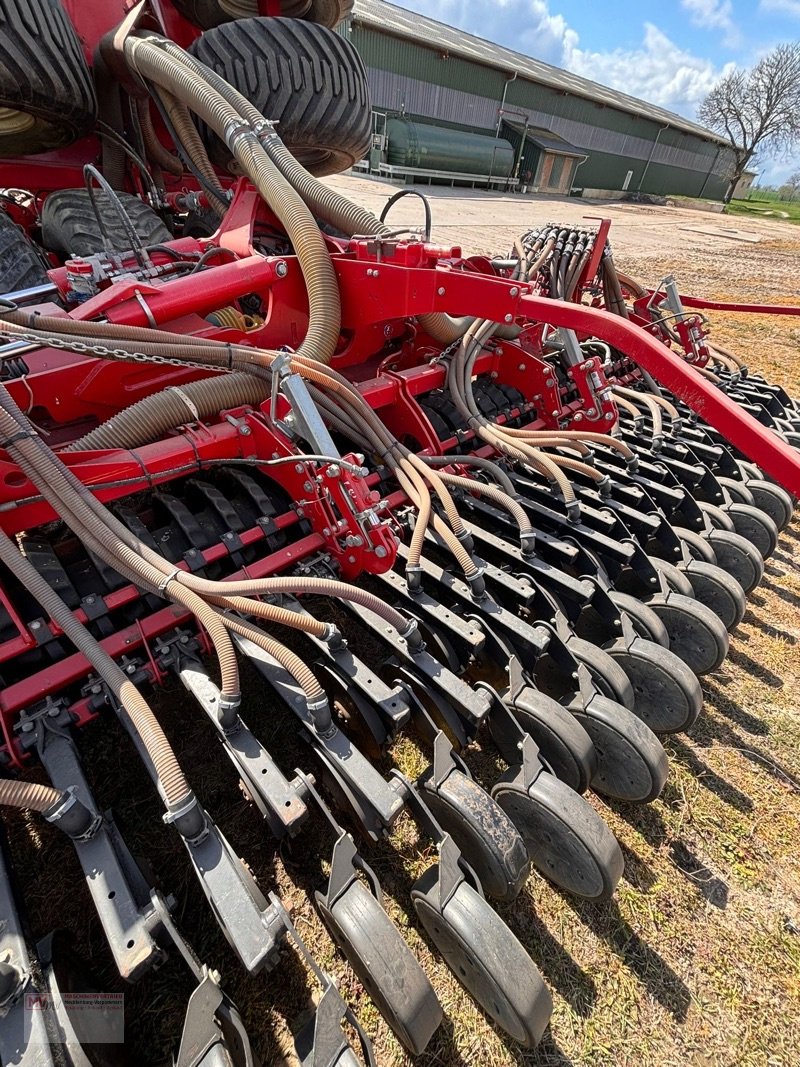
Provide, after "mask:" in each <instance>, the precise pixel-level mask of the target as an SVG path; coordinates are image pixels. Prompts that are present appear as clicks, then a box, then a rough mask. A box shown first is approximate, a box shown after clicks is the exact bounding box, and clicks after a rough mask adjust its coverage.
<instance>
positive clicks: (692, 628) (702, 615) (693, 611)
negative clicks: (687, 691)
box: [648, 593, 728, 675]
mask: <svg viewBox="0 0 800 1067" xmlns="http://www.w3.org/2000/svg"><path fill="white" fill-rule="evenodd" d="M648 604H649V606H650V607H651V608H652V609H653V611H655V613H656V615H658V617H659V618H660V619H661V621H662V622H663V623H664V626H665V627H666V630H667V633H668V634H669V647H670V651H671V652H674V653H675V655H676V656H677V657H678V659H682V660H683V662H684V663H685V664H686V666H687V667H689V668H690V669H691V670H693V671H694V673H695V674H697V675H702V674H709V673H710V672H711V671H715V670H716V669H717V668H718V667H720V666H721V665H722V663H723V661H724V659H725V657H726V656H727V654H728V631H727V630H726V629H725V626H724V624H723V622H722V620H721V619H720V617H719V616H718V615H715V614H714V612H713V611H712V610H711V608H707V607H706V606H705V604H701V603H700V601H699V600H695V599H693V598H692V597H688V596H682V595H681V594H680V593H669V594H668V595H667V596H665V595H664V594H662V593H656V595H655V596H653V597H651V598H650V600H649V601H648Z"/></svg>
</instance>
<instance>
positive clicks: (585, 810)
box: [492, 772, 624, 900]
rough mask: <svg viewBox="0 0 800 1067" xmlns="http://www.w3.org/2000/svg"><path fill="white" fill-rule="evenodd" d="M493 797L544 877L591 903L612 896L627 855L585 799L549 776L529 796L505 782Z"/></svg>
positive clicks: (542, 777)
mask: <svg viewBox="0 0 800 1067" xmlns="http://www.w3.org/2000/svg"><path fill="white" fill-rule="evenodd" d="M558 787H560V789H559V788H558ZM492 793H493V796H495V798H496V799H497V802H498V804H500V806H501V807H502V808H503V810H504V811H506V812H507V813H508V815H509V816H510V817H511V819H512V820H513V822H514V823H515V825H516V826H517V828H518V829H519V831H520V833H521V834H522V836H523V838H524V839H525V844H526V845H527V846H528V853H529V855H530V857H531V862H532V863H533V865H534V867H536V869H537V870H538V871H539V872H540V874H542V875H544V877H545V878H547V879H548V880H549V881H551V882H553V883H555V884H556V885H557V886H560V887H561V888H562V889H564V890H566V891H567V892H569V893H573V894H575V896H579V897H584V898H585V899H587V900H599V899H601V898H603V897H607V896H610V895H611V893H612V892H613V891H614V887H615V886H616V884H617V881H618V880H619V878H620V876H621V874H622V868H623V866H624V861H623V858H622V853H621V851H620V849H619V845H618V844H617V841H616V838H615V837H614V835H613V834H612V833H611V831H610V830H609V829H608V827H607V826H606V824H605V823H604V822H603V820H602V819H601V818H600V816H599V815H597V813H596V812H595V811H594V810H593V809H592V808H591V807H589V805H588V804H587V802H586V801H585V800H583V798H582V797H579V796H578V795H577V793H572V792H570V791H569V790H568V788H567V787H566V786H565V785H564V784H563V783H562V782H559V781H558V780H557V779H555V778H553V776H552V775H550V774H547V773H546V772H544V773H542V774H540V775H539V777H538V778H537V779H536V781H535V782H534V783H533V785H532V786H531V787H530V789H529V790H528V791H525V790H524V789H522V788H521V787H519V786H515V785H514V784H513V783H511V782H503V783H501V784H499V785H498V786H495V788H494V790H493V791H492Z"/></svg>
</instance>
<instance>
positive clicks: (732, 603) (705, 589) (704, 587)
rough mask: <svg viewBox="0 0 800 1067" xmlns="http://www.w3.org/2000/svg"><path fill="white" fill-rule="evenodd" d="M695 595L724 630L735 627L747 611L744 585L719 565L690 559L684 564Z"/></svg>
mask: <svg viewBox="0 0 800 1067" xmlns="http://www.w3.org/2000/svg"><path fill="white" fill-rule="evenodd" d="M686 573H687V574H688V576H689V580H690V581H691V583H692V589H694V595H695V596H696V597H697V599H698V600H699V601H700V603H701V604H705V605H706V607H707V608H711V610H712V611H713V612H714V614H715V615H718V616H719V618H720V619H721V620H722V623H723V625H724V626H725V628H726V630H734V629H735V628H736V627H737V626H738V625H739V623H740V622H741V621H742V619H743V618H744V613H745V612H746V611H747V598H746V596H745V595H744V589H742V587H741V586H740V585H739V583H738V582H737V581H736V579H735V578H734V577H732V576H731V575H730V574H728V572H727V571H724V570H723V569H722V567H719V566H717V565H716V564H713V563H705V562H704V561H703V560H699V559H693V560H692V562H691V563H689V564H687V566H686Z"/></svg>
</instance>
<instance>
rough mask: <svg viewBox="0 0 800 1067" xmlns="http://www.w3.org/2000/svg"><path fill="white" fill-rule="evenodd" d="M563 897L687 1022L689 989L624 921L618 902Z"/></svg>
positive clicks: (663, 1003) (654, 994) (658, 997)
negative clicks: (591, 901)
mask: <svg viewBox="0 0 800 1067" xmlns="http://www.w3.org/2000/svg"><path fill="white" fill-rule="evenodd" d="M562 896H563V899H564V901H565V903H566V904H568V905H569V907H570V908H572V910H573V911H574V912H575V914H576V915H577V917H578V918H579V919H580V920H581V922H583V923H584V924H585V925H586V926H587V927H588V928H589V929H590V930H591V931H592V933H594V934H595V936H596V937H599V938H601V939H602V940H603V941H605V943H606V944H607V945H608V947H609V948H610V949H611V950H612V951H613V952H614V953H616V955H617V956H619V958H620V960H622V962H623V963H624V964H625V966H626V967H627V968H628V970H629V971H630V972H631V973H632V974H633V975H634V976H635V977H636V978H637V979H638V980H639V981H640V982H641V984H642V985H643V986H644V987H645V989H646V990H647V992H648V993H649V994H650V996H651V997H652V998H653V999H654V1000H656V1001H658V1003H659V1004H660V1005H661V1006H662V1007H663V1008H664V1009H665V1010H666V1011H668V1012H669V1013H670V1015H672V1017H673V1018H674V1019H675V1020H676V1021H677V1022H684V1021H685V1020H686V1017H687V1015H688V1012H689V1005H690V1004H691V1001H692V996H691V993H690V991H689V987H688V986H687V985H686V983H685V982H684V981H683V979H682V978H680V976H679V975H677V974H676V973H675V971H673V969H672V968H671V967H670V966H669V964H668V963H667V962H666V961H665V960H663V959H662V958H661V956H659V954H658V953H657V952H656V951H655V949H653V948H651V947H650V945H648V944H647V942H646V941H644V940H643V939H642V938H641V937H640V936H639V935H638V934H637V933H636V931H635V930H634V929H633V927H632V926H631V925H630V923H629V922H628V921H627V920H626V919H625V918H623V916H622V913H621V912H620V909H619V905H618V904H617V902H616V901H615V900H609V901H606V902H604V903H603V904H588V903H586V902H579V901H575V900H573V899H572V898H570V897H569V896H567V895H566V894H562Z"/></svg>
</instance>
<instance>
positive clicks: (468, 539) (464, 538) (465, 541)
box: [456, 530, 475, 555]
mask: <svg viewBox="0 0 800 1067" xmlns="http://www.w3.org/2000/svg"><path fill="white" fill-rule="evenodd" d="M456 537H457V538H458V540H459V541H460V542H461V544H462V545H463V546H464V548H465V549H466V550H467V552H469V554H470V555H472V553H473V552H474V551H475V542H474V541H473V539H472V534H471V533H470V532H469V530H462V532H461V533H460V534H456Z"/></svg>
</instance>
